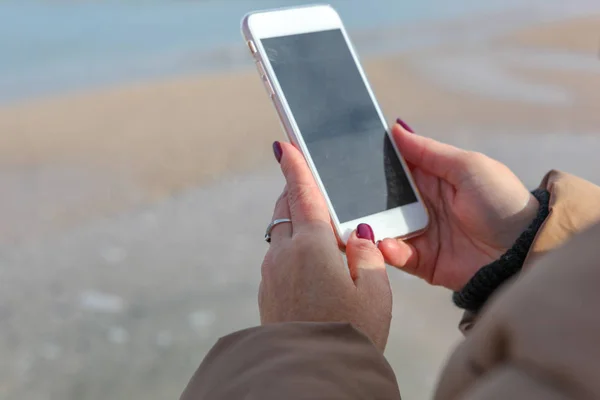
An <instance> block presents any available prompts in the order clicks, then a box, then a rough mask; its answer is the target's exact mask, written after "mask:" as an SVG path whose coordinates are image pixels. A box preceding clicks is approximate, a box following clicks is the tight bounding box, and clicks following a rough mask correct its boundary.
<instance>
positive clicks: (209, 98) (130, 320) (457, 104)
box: [0, 15, 600, 400]
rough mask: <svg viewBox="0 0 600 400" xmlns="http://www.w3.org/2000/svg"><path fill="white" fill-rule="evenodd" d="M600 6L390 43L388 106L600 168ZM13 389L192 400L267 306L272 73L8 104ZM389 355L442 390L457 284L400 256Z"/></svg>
mask: <svg viewBox="0 0 600 400" xmlns="http://www.w3.org/2000/svg"><path fill="white" fill-rule="evenodd" d="M599 51H600V15H598V16H590V17H585V18H577V19H570V20H564V21H559V22H551V23H547V24H539V25H535V26H529V27H527V28H526V29H521V30H519V31H516V32H513V33H511V34H509V35H503V36H502V37H495V38H493V39H489V40H475V41H464V42H458V41H457V42H452V43H447V44H444V45H443V46H435V47H425V48H421V49H419V50H412V51H410V52H403V53H400V54H395V55H386V56H379V57H371V58H369V59H367V60H365V66H366V68H367V73H368V76H369V78H370V81H371V83H372V85H373V87H374V89H375V93H376V95H377V97H378V99H379V101H380V103H381V106H382V108H383V110H384V113H385V114H386V115H387V117H388V118H389V121H390V122H392V121H393V120H394V119H395V118H396V117H398V116H401V117H402V119H404V120H406V121H407V122H408V123H409V124H410V125H411V126H412V127H413V128H414V129H415V130H416V131H417V133H419V134H423V135H427V136H431V137H435V138H437V139H440V140H443V141H446V142H449V143H453V144H456V145H459V146H462V147H466V148H470V149H474V150H477V151H482V152H485V153H486V154H490V155H491V156H493V157H495V158H497V159H500V160H501V161H503V162H505V163H507V164H508V165H509V166H510V167H511V168H512V169H513V170H515V171H516V172H517V174H518V175H519V176H520V177H521V178H522V179H523V180H524V181H525V182H526V183H527V184H528V185H529V186H531V187H533V186H535V185H536V184H537V182H538V181H539V179H541V177H542V174H543V173H544V172H545V171H547V170H548V169H550V168H560V169H563V170H566V171H569V172H573V173H576V174H578V175H581V176H583V177H585V178H587V179H590V180H592V181H594V182H596V183H600V170H599V169H598V168H597V163H596V159H597V155H596V154H597V152H598V150H599V149H600V113H599V112H598V105H599V104H600V59H599ZM0 132H2V134H1V135H0V188H1V189H0V190H1V192H2V194H1V196H0V221H1V222H0V266H1V268H2V269H1V270H0V273H1V274H2V280H0V284H1V285H2V290H0V321H2V326H3V332H2V333H1V334H0V355H2V359H3V362H2V363H0V397H1V398H3V399H7V400H9V399H22V398H28V399H55V398H56V399H65V400H66V399H78V400H88V399H100V398H102V399H104V398H124V399H125V398H146V399H159V398H167V397H170V398H175V397H176V396H178V395H179V392H180V391H181V389H182V388H183V385H184V383H185V381H187V379H188V378H189V377H190V376H191V374H192V372H193V371H194V369H195V367H196V366H197V365H198V363H199V362H200V361H201V359H202V357H203V355H204V353H205V352H206V351H207V350H208V349H209V348H210V346H211V345H212V343H214V341H215V340H216V339H217V338H218V337H219V336H222V335H224V334H226V333H228V332H229V331H231V330H232V329H239V328H243V327H246V326H250V325H254V324H256V323H257V310H256V305H255V298H256V288H257V285H258V279H259V265H260V261H261V259H262V256H263V254H264V251H265V248H266V247H265V245H264V243H263V242H262V237H261V235H262V232H263V229H264V226H265V225H266V223H267V222H268V221H269V219H270V213H271V209H272V204H273V202H274V201H275V199H276V197H277V195H278V193H279V191H280V189H281V187H282V179H281V176H280V174H279V172H278V169H277V166H276V164H275V162H274V160H273V156H272V153H271V143H272V141H273V140H277V139H282V135H283V134H282V132H281V129H280V127H279V123H278V120H277V117H276V114H275V112H274V110H273V109H272V106H271V104H270V100H269V98H268V97H267V96H266V94H265V91H264V89H263V87H262V86H261V83H260V80H259V79H258V78H257V75H256V72H255V71H254V70H252V69H250V68H248V69H245V70H243V71H239V72H232V73H227V74H226V73H211V74H203V75H199V76H185V77H179V78H176V79H167V80H163V81H153V82H143V83H136V84H128V85H121V86H116V87H111V88H103V89H98V90H92V91H86V92H78V93H71V94H68V95H63V96H60V97H56V98H55V97H48V98H44V99H34V100H27V101H21V102H19V103H14V104H8V105H6V106H3V107H2V108H0ZM390 274H391V278H392V282H393V288H394V296H395V310H394V322H393V326H392V333H391V337H390V343H389V347H388V350H387V355H388V357H389V359H390V362H391V363H392V364H393V366H394V368H395V369H396V371H397V374H398V380H399V382H400V385H401V390H402V392H403V396H404V397H406V398H408V399H410V398H416V399H425V398H427V396H428V395H429V394H430V392H431V389H432V387H433V385H434V383H435V377H436V375H437V372H438V370H439V368H441V366H442V363H443V360H444V359H445V357H446V355H447V353H448V352H449V351H450V349H451V347H452V346H453V345H454V344H455V343H456V342H457V341H458V340H459V338H460V337H459V334H458V332H457V330H456V323H457V322H458V318H459V315H460V313H459V311H458V310H456V309H455V308H453V306H452V305H451V303H450V294H449V293H448V292H446V291H444V290H441V289H438V288H430V287H427V286H426V285H424V284H423V283H421V282H419V281H417V280H415V279H413V278H411V277H408V276H406V275H404V274H403V273H401V272H399V271H393V270H390Z"/></svg>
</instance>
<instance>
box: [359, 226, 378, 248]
mask: <svg viewBox="0 0 600 400" xmlns="http://www.w3.org/2000/svg"><path fill="white" fill-rule="evenodd" d="M356 236H357V237H358V238H359V239H365V240H370V241H371V242H373V243H375V234H374V233H373V229H372V228H371V226H370V225H368V224H358V226H357V227H356Z"/></svg>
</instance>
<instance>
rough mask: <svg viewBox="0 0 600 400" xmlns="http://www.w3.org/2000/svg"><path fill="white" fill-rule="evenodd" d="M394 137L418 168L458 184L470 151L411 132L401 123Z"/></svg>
mask: <svg viewBox="0 0 600 400" xmlns="http://www.w3.org/2000/svg"><path fill="white" fill-rule="evenodd" d="M392 137H393V138H394V142H395V143H396V146H398V149H399V150H400V153H401V154H402V156H403V157H404V159H405V160H406V161H407V162H408V163H410V164H411V165H413V166H414V167H416V168H419V169H421V170H423V171H425V172H427V173H428V174H430V175H433V176H436V177H438V178H441V179H443V180H445V181H447V182H448V183H450V184H451V185H458V184H459V183H460V181H461V179H462V177H463V176H464V173H465V172H466V169H467V162H468V157H466V155H468V152H467V151H466V150H462V149H459V148H458V147H454V146H451V145H449V144H446V143H442V142H438V141H437V140H434V139H431V138H427V137H424V136H419V135H415V134H414V133H411V132H409V131H408V130H406V129H405V128H404V127H402V126H401V125H400V123H397V124H395V125H394V126H393V127H392Z"/></svg>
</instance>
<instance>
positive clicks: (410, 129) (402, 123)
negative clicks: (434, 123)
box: [396, 118, 415, 133]
mask: <svg viewBox="0 0 600 400" xmlns="http://www.w3.org/2000/svg"><path fill="white" fill-rule="evenodd" d="M396 123H398V124H400V126H401V127H403V128H404V129H406V130H407V131H409V132H410V133H415V131H413V130H412V128H411V127H410V126H408V124H407V123H406V122H404V121H402V120H401V119H400V118H398V119H396Z"/></svg>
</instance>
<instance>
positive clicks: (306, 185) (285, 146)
mask: <svg viewBox="0 0 600 400" xmlns="http://www.w3.org/2000/svg"><path fill="white" fill-rule="evenodd" d="M278 145H279V146H280V148H281V161H280V164H281V171H282V172H283V175H284V177H285V180H286V183H287V188H288V203H289V206H290V215H291V220H292V224H293V226H294V227H295V228H296V227H300V226H301V225H302V224H305V223H310V222H326V223H328V224H329V223H330V218H329V210H328V208H327V203H326V202H325V198H324V197H323V195H322V194H321V191H320V190H319V187H318V186H317V183H316V182H315V178H314V177H313V174H312V172H311V171H310V168H309V167H308V164H307V163H306V160H305V159H304V156H303V155H302V153H300V151H299V150H298V149H296V148H295V147H294V146H293V145H292V144H290V143H280V142H275V144H274V146H278Z"/></svg>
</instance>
